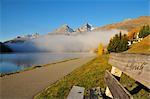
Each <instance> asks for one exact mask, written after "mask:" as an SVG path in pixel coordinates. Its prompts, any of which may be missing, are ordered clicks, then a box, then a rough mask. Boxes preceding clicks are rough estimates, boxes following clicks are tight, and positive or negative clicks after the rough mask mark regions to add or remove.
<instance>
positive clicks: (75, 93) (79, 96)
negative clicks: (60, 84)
mask: <svg viewBox="0 0 150 99" xmlns="http://www.w3.org/2000/svg"><path fill="white" fill-rule="evenodd" d="M84 90H85V88H84V87H79V86H73V87H72V89H71V91H70V92H69V95H68V97H67V99H83V98H84Z"/></svg>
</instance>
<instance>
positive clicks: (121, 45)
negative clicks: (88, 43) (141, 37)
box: [107, 32, 128, 52]
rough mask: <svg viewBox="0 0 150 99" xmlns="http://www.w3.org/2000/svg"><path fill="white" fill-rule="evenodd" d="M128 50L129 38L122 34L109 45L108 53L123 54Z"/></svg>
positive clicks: (115, 37) (116, 36)
mask: <svg viewBox="0 0 150 99" xmlns="http://www.w3.org/2000/svg"><path fill="white" fill-rule="evenodd" d="M127 49H128V37H127V35H126V34H124V35H122V33H121V32H120V33H119V35H118V34H116V35H115V36H114V37H113V38H112V39H110V42H109V44H108V47H107V50H108V52H123V51H126V50H127Z"/></svg>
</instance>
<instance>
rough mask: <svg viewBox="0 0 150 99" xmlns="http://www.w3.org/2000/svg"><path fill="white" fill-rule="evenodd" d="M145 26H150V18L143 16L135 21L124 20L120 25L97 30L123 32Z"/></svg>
mask: <svg viewBox="0 0 150 99" xmlns="http://www.w3.org/2000/svg"><path fill="white" fill-rule="evenodd" d="M145 24H149V25H150V16H141V17H138V18H135V19H130V20H124V21H122V22H119V23H114V24H109V25H106V26H102V27H98V28H96V29H95V31H97V30H109V29H121V30H127V31H130V30H132V29H134V28H137V27H141V26H143V25H145Z"/></svg>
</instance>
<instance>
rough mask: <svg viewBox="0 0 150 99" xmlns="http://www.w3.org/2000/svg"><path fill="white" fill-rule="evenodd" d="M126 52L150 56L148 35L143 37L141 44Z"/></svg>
mask: <svg viewBox="0 0 150 99" xmlns="http://www.w3.org/2000/svg"><path fill="white" fill-rule="evenodd" d="M127 52H128V53H146V54H150V35H149V36H147V37H145V38H144V39H143V40H142V41H141V42H139V43H136V44H133V45H132V46H131V48H130V49H129V50H128V51H127Z"/></svg>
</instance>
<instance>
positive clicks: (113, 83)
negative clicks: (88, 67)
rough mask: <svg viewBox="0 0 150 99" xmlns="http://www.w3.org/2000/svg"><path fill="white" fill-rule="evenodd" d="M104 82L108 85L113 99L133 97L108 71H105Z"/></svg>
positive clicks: (129, 98)
mask: <svg viewBox="0 0 150 99" xmlns="http://www.w3.org/2000/svg"><path fill="white" fill-rule="evenodd" d="M105 82H106V84H107V86H108V87H109V89H110V92H111V93H112V96H113V98H114V99H133V97H132V96H131V95H130V93H129V92H128V91H127V90H126V89H125V88H124V87H123V86H122V85H121V84H120V83H119V81H118V80H117V79H116V78H115V77H114V76H113V75H112V74H111V73H110V72H108V71H106V73H105Z"/></svg>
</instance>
